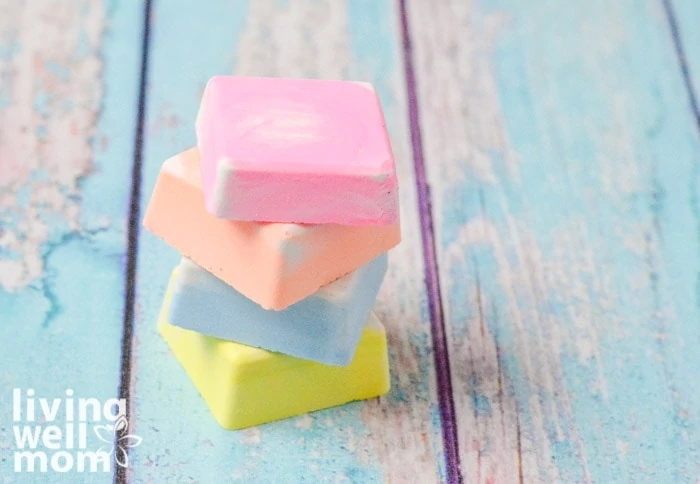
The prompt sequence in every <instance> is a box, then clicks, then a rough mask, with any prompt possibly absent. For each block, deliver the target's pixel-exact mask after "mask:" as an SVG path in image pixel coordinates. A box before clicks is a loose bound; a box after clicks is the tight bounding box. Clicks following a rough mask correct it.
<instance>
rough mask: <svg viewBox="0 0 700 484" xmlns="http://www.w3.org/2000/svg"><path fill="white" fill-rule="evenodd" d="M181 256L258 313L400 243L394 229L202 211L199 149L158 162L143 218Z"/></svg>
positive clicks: (300, 295)
mask: <svg viewBox="0 0 700 484" xmlns="http://www.w3.org/2000/svg"><path fill="white" fill-rule="evenodd" d="M143 224H144V226H145V227H146V228H147V229H149V230H150V231H151V232H153V233H154V234H155V235H156V236H158V237H160V238H162V239H164V240H165V241H166V242H167V243H168V244H169V245H171V246H172V247H174V248H175V249H177V250H178V251H179V252H180V253H181V254H182V255H183V256H185V257H187V258H189V259H191V260H192V261H194V262H195V263H196V264H197V265H199V266H201V267H203V268H205V269H206V270H208V271H209V272H211V273H212V274H214V275H215V276H217V277H218V278H219V279H221V280H223V281H224V282H226V283H227V284H228V285H230V286H232V287H233V288H235V289H236V290H237V291H238V292H240V293H241V294H243V295H244V296H246V297H248V298H249V299H252V300H253V301H255V302H256V303H258V304H259V305H261V306H262V307H264V308H266V309H274V310H282V309H284V308H286V307H288V306H290V305H292V304H294V303H296V302H298V301H300V300H302V299H303V298H305V297H307V296H309V295H310V294H312V293H314V292H315V291H317V290H318V289H319V288H320V287H321V286H324V285H326V284H328V283H330V282H331V281H334V280H336V279H338V278H339V277H342V276H344V275H345V274H348V273H349V272H352V271H354V270H355V269H357V268H359V267H360V266H362V265H363V264H366V263H368V262H370V261H371V260H373V259H375V258H376V257H378V256H379V255H380V254H382V253H383V252H386V251H388V250H389V249H390V248H392V247H394V246H395V245H396V244H398V243H399V241H400V240H401V228H400V226H399V225H398V224H394V225H367V226H348V225H338V224H323V225H303V224H286V223H260V222H240V221H232V220H224V219H221V218H218V217H215V216H213V215H211V214H210V213H209V212H208V211H207V210H206V209H205V207H204V196H203V193H202V180H201V174H200V163H199V152H198V150H197V149H191V150H188V151H185V152H183V153H180V154H179V155H176V156H174V157H173V158H170V159H169V160H167V161H166V162H165V163H164V164H163V168H162V169H161V172H160V174H159V176H158V180H157V182H156V186H155V188H154V190H153V194H152V195H151V200H150V202H149V205H148V208H147V210H146V214H145V216H144V221H143Z"/></svg>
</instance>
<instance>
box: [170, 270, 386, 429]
mask: <svg viewBox="0 0 700 484" xmlns="http://www.w3.org/2000/svg"><path fill="white" fill-rule="evenodd" d="M176 278H177V269H176V270H175V271H174V272H173V277H172V279H171V286H170V288H169V290H168V293H167V294H166V296H165V300H164V302H163V309H162V311H161V314H160V320H159V322H158V329H159V330H160V332H161V334H162V335H163V337H164V338H165V340H166V341H167V342H168V344H169V345H170V348H171V349H172V351H173V353H174V354H175V357H176V358H177V359H178V360H179V361H180V364H181V365H182V366H183V367H184V369H185V371H186V372H187V374H188V376H189V377H190V379H191V380H192V382H193V383H194V385H195V387H196V388H197V390H198V391H199V393H200V394H201V395H202V397H204V400H205V402H206V403H207V405H208V406H209V409H210V410H211V412H212V413H213V414H214V417H215V418H216V420H217V421H218V422H219V423H220V424H221V426H222V427H224V428H227V429H231V430H234V429H241V428H245V427H251V426H253V425H259V424H263V423H266V422H271V421H273V420H279V419H282V418H286V417H292V416H294V415H301V414H303V413H307V412H311V411H314V410H320V409H323V408H328V407H333V406H336V405H342V404H343V403H348V402H351V401H354V400H364V399H367V398H373V397H377V396H379V395H383V394H385V393H386V392H388V391H389V386H390V380H389V361H388V355H387V342H386V334H385V332H384V328H383V327H382V325H381V323H379V321H378V320H377V317H376V316H374V314H370V317H369V320H368V322H367V325H366V326H365V329H364V332H363V333H362V337H361V339H360V344H359V345H358V347H357V351H356V352H355V356H354V357H353V359H352V362H351V363H350V364H349V365H347V366H329V365H323V364H321V363H316V362H313V361H308V360H302V359H300V358H295V357H293V356H288V355H284V354H282V353H274V352H271V351H266V350H263V349H260V348H254V347H252V346H246V345H243V344H240V343H234V342H232V341H225V340H221V339H217V338H213V337H211V336H206V335H203V334H199V333H196V332H194V331H189V330H186V329H183V328H179V327H177V326H173V325H171V324H170V323H168V321H167V317H166V315H167V313H168V307H169V305H170V294H171V290H172V281H173V280H174V279H176Z"/></svg>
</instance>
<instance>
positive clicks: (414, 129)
mask: <svg viewBox="0 0 700 484" xmlns="http://www.w3.org/2000/svg"><path fill="white" fill-rule="evenodd" d="M399 13H400V17H401V37H402V40H403V57H404V70H405V77H406V94H407V99H408V117H409V125H410V133H411V148H412V151H413V167H414V170H415V175H416V190H417V192H418V211H419V216H420V226H421V239H422V245H423V260H424V263H425V284H426V287H427V291H428V309H429V312H430V333H431V336H432V341H433V354H434V358H435V373H436V375H437V387H438V404H439V407H440V420H441V422H442V440H443V446H444V451H445V464H446V471H447V481H448V482H450V483H457V482H462V475H461V471H460V459H459V443H458V439H457V420H456V416H455V405H454V397H453V394H452V375H451V371H450V356H449V350H448V347H447V338H446V336H445V317H444V313H443V308H442V297H441V293H440V278H439V275H438V264H437V256H436V249H435V236H434V228H433V215H432V209H431V202H430V186H429V185H428V181H427V176H426V170H425V158H424V156H423V140H422V138H421V132H420V113H419V110H418V89H417V87H416V78H415V73H414V69H413V46H412V44H411V37H410V31H409V28H408V11H407V8H406V0H399Z"/></svg>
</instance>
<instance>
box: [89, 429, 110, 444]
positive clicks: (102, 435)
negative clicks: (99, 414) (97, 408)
mask: <svg viewBox="0 0 700 484" xmlns="http://www.w3.org/2000/svg"><path fill="white" fill-rule="evenodd" d="M92 430H93V432H95V435H97V438H98V439H100V440H101V441H102V442H105V443H107V444H113V443H114V426H113V425H95V426H94V427H93V429H92Z"/></svg>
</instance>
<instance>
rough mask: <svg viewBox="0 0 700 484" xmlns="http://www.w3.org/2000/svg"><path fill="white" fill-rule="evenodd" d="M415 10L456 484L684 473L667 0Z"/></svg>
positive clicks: (696, 305)
mask: <svg viewBox="0 0 700 484" xmlns="http://www.w3.org/2000/svg"><path fill="white" fill-rule="evenodd" d="M687 3H688V4H690V3H692V2H687ZM409 15H410V19H411V34H412V37H413V41H414V47H415V51H416V68H417V72H418V84H419V99H420V115H421V127H422V134H423V139H424V147H425V156H426V164H427V166H428V171H429V176H430V180H431V183H432V184H431V187H432V195H433V201H434V209H435V215H436V217H437V220H438V224H437V225H438V227H439V229H438V231H437V232H438V233H437V235H438V243H439V264H440V268H441V283H442V286H443V300H444V301H443V302H444V306H445V310H446V315H447V317H448V324H449V326H450V328H451V330H450V334H449V338H450V341H449V342H450V346H449V347H450V354H451V361H452V374H453V384H454V389H455V404H456V406H457V410H458V433H459V441H460V451H461V460H462V472H463V475H464V477H465V481H466V482H488V481H491V482H516V481H518V480H520V481H523V480H524V481H526V482H664V483H673V482H695V481H696V479H697V477H698V475H700V467H699V464H698V463H699V462H700V459H699V458H700V456H699V455H698V453H699V451H700V428H699V425H700V416H699V415H698V409H700V386H698V385H697V368H699V367H700V352H698V343H699V342H700V325H699V324H698V322H699V321H700V294H699V292H698V291H699V289H698V288H699V287H700V285H699V281H698V274H699V273H700V240H699V234H700V230H699V227H700V211H699V210H698V203H697V201H698V198H699V197H698V195H699V193H700V191H699V190H700V188H699V186H700V185H699V181H700V180H698V168H697V167H698V160H699V159H700V141H699V139H698V131H697V126H696V124H695V120H694V119H693V115H692V113H691V111H690V109H689V106H688V96H687V95H686V91H685V86H684V83H683V79H682V76H681V72H680V70H679V66H678V61H677V59H676V56H675V51H674V44H673V39H672V37H671V35H670V30H669V27H668V24H667V23H666V16H665V13H664V10H663V5H662V3H661V2H657V1H641V2H640V1H627V0H624V1H619V2H607V1H603V0H596V1H590V2H557V1H553V0H550V1H544V2H520V1H517V0H485V1H482V2H447V3H446V4H445V8H443V9H434V8H432V7H431V6H428V3H427V2H421V1H418V0H415V1H413V2H410V3H409ZM694 27H695V25H693V24H690V28H694ZM696 45H697V43H696Z"/></svg>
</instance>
